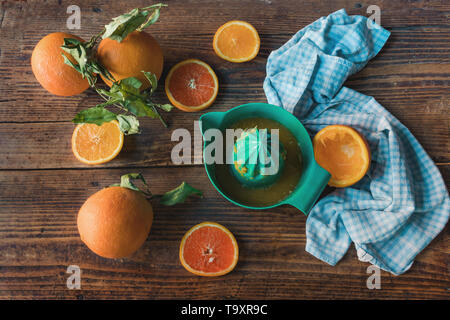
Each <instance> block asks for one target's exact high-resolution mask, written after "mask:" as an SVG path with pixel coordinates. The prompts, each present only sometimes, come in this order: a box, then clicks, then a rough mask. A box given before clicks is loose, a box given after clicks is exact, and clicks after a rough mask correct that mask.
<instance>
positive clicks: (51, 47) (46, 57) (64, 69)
mask: <svg viewBox="0 0 450 320" xmlns="http://www.w3.org/2000/svg"><path fill="white" fill-rule="evenodd" d="M64 38H72V39H77V40H80V41H82V39H81V38H80V37H77V36H75V35H73V34H69V33H65V32H55V33H50V34H48V35H46V36H45V37H44V38H42V39H41V40H40V41H39V42H38V44H37V45H36V47H34V50H33V54H32V55H31V68H32V70H33V73H34V76H35V77H36V79H37V81H39V83H40V84H41V86H42V87H44V88H45V89H46V90H47V91H49V92H51V93H53V94H56V95H58V96H73V95H76V94H79V93H81V92H83V91H84V90H86V89H87V88H89V83H88V81H87V79H83V78H82V77H81V74H80V73H79V72H78V71H76V70H75V69H73V68H72V67H71V66H69V65H67V64H65V63H64V58H63V57H62V55H61V54H62V53H64V54H65V55H66V56H67V57H68V58H69V59H70V60H71V61H72V62H74V63H75V60H74V59H73V58H72V56H71V55H69V54H68V53H66V52H64V51H63V50H62V49H61V46H62V45H63V44H64Z"/></svg>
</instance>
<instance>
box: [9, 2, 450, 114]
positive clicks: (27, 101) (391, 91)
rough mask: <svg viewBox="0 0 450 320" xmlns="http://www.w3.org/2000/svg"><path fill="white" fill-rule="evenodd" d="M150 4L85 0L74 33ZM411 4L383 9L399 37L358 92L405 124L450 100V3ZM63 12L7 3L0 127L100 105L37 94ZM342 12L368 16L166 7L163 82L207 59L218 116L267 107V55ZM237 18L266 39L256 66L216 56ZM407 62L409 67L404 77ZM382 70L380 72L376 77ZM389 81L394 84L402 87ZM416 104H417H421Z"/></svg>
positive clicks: (330, 5) (327, 6) (159, 27)
mask: <svg viewBox="0 0 450 320" xmlns="http://www.w3.org/2000/svg"><path fill="white" fill-rule="evenodd" d="M144 3H145V1H140V2H139V1H128V2H126V3H121V4H115V5H114V6H111V5H109V3H108V2H107V1H97V2H94V3H93V2H87V1H81V2H80V4H79V5H80V7H81V9H82V28H81V29H80V30H74V33H76V34H77V35H80V36H82V37H84V38H86V39H87V38H89V37H90V36H91V35H92V34H94V33H95V31H96V30H97V29H99V27H100V26H101V25H103V24H104V23H106V22H107V21H108V20H109V19H110V18H111V17H113V16H115V15H118V14H120V13H122V12H124V11H127V10H128V9H129V8H131V7H134V6H139V5H143V4H144ZM405 3H407V2H406V1H398V2H396V3H395V4H389V6H388V5H384V3H378V4H379V5H380V7H381V10H382V25H383V26H385V27H386V28H388V29H392V36H391V39H390V40H389V41H388V44H387V45H386V47H385V48H384V49H383V51H382V54H381V55H380V56H379V57H377V58H376V59H375V60H374V61H372V62H370V63H369V67H370V66H372V67H373V68H366V70H365V71H363V72H365V73H364V74H363V75H364V76H363V77H361V75H359V76H358V79H360V80H359V81H358V82H357V83H356V87H357V88H358V90H361V91H362V92H365V93H367V94H371V95H374V96H375V97H376V98H377V99H381V100H383V99H384V101H386V102H390V103H389V104H388V105H387V106H386V107H388V109H389V110H392V111H393V112H394V114H398V115H399V114H401V110H404V109H405V108H407V109H408V110H409V113H405V114H403V115H402V116H403V117H404V118H405V119H406V120H408V116H409V114H415V113H417V112H420V111H421V109H422V107H423V103H424V101H436V100H439V99H442V98H447V99H448V92H447V91H448V90H447V88H448V84H449V72H448V71H449V68H450V58H449V56H448V54H447V52H448V50H449V48H450V42H449V41H448V40H449V37H450V36H449V33H448V29H449V27H450V25H449V23H448V19H447V17H446V15H445V12H446V11H449V10H450V9H449V7H450V5H447V6H446V5H445V4H440V2H439V1H427V2H425V3H414V4H411V3H409V2H408V6H405ZM275 4H276V5H275ZM375 4H376V3H375ZM66 7H67V3H66V2H64V1H63V2H61V4H58V2H57V1H49V2H46V3H40V2H11V1H7V2H5V4H2V10H3V12H2V13H3V15H2V16H3V19H2V24H1V25H0V29H1V30H2V32H1V33H0V37H1V40H2V41H1V42H0V43H1V52H0V72H1V74H2V79H3V81H2V82H0V90H1V91H2V93H3V95H2V98H1V99H0V119H1V120H0V121H5V122H7V121H19V122H22V121H67V120H70V119H71V117H73V115H74V114H75V113H76V112H77V111H79V110H80V109H81V108H84V107H85V106H93V105H95V104H96V103H98V102H99V100H98V97H97V96H96V95H95V94H94V93H92V92H89V93H88V92H86V93H84V94H82V95H79V96H77V97H70V98H62V97H56V96H53V95H51V94H49V93H47V92H45V91H44V90H43V89H42V88H41V87H40V86H39V84H38V83H37V82H36V80H35V79H34V76H33V74H32V72H31V68H30V65H29V60H30V56H31V52H32V49H33V47H34V45H35V44H36V43H37V41H38V40H39V39H40V38H42V37H43V36H44V35H46V34H47V33H50V32H54V31H58V30H66V26H65V22H66V17H67V14H66V13H65V9H66ZM342 7H344V8H347V9H348V11H349V12H350V13H355V14H366V13H365V9H366V6H361V7H360V8H358V6H355V3H354V2H353V1H335V2H321V3H320V4H318V3H315V2H313V1H305V2H304V3H302V6H301V10H299V8H298V4H297V3H295V2H291V1H277V2H276V3H272V2H271V1H268V2H267V1H266V2H264V1H231V2H226V3H224V2H222V3H220V2H219V3H217V2H216V1H199V2H190V3H189V5H188V6H187V5H186V4H185V3H184V2H183V1H173V2H172V1H171V2H170V6H169V7H168V8H166V9H164V13H163V14H162V16H161V21H160V22H159V23H157V24H155V25H154V26H152V27H151V29H149V31H150V32H151V33H152V34H154V35H155V37H156V38H157V39H158V40H159V41H160V43H161V45H162V47H163V49H164V53H165V58H166V64H165V72H164V75H165V74H166V73H167V70H168V68H169V67H170V66H172V65H173V64H174V63H176V62H178V61H180V60H182V59H186V58H189V57H197V58H200V59H203V60H205V61H207V62H209V63H210V64H211V65H212V66H213V67H214V69H215V70H216V71H217V73H218V75H219V79H220V83H221V92H220V94H219V98H218V100H217V102H216V104H215V105H214V109H217V110H223V109H226V108H229V107H230V106H234V105H237V104H242V103H246V102H249V101H264V100H265V98H264V93H263V91H262V81H263V79H264V76H265V62H266V58H267V56H268V55H269V53H270V52H271V51H272V50H274V49H276V48H278V47H279V46H281V45H282V44H283V43H284V42H286V41H287V40H288V39H289V38H290V36H292V35H293V34H294V33H295V32H296V31H297V30H298V29H300V28H301V27H303V26H305V25H307V24H309V23H311V22H312V21H314V20H315V19H317V18H318V17H320V16H321V15H325V14H328V13H330V12H332V11H334V10H337V9H339V8H342ZM94 8H97V9H100V10H93V9H94ZM192 12H195V15H193V14H192ZM411 16H413V17H414V19H411ZM198 17H202V19H201V20H200V19H198ZM236 18H239V19H244V20H248V21H250V22H252V23H253V24H254V25H255V26H256V27H257V29H258V30H259V32H260V34H261V38H262V46H261V53H260V55H259V56H258V58H257V59H255V60H254V61H252V62H250V63H246V64H239V65H236V64H232V63H228V62H225V61H223V60H221V59H220V58H218V57H217V56H216V55H215V54H214V52H213V50H212V46H211V41H212V36H213V34H214V32H215V30H216V29H217V27H218V26H219V25H220V24H221V23H223V22H225V21H227V20H230V19H236ZM404 64H412V66H410V68H409V69H408V70H405V68H404V66H403V65H404ZM423 64H427V65H431V67H432V68H433V70H434V71H433V73H432V74H429V73H427V71H424V72H425V73H426V78H425V79H423V78H422V77H421V75H417V73H415V72H414V70H415V69H418V70H421V69H423V67H422V66H423ZM398 65H400V66H398ZM379 67H382V68H383V70H384V72H383V73H381V74H380V73H379V72H378V73H377V71H376V69H377V68H379ZM399 73H400V74H399ZM18 74H20V77H19V76H17V75H18ZM164 75H163V77H164ZM390 77H396V80H395V81H393V80H392V79H390ZM445 96H447V97H445ZM157 99H160V100H165V99H166V98H165V95H164V94H163V93H162V91H159V92H158V94H157ZM418 99H419V100H420V101H418V102H417V103H416V102H415V101H416V100H418ZM412 121H413V120H412Z"/></svg>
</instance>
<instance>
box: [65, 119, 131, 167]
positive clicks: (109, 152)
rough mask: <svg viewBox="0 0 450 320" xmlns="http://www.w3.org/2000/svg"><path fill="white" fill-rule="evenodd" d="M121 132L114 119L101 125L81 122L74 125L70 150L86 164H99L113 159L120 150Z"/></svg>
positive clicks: (121, 142)
mask: <svg viewBox="0 0 450 320" xmlns="http://www.w3.org/2000/svg"><path fill="white" fill-rule="evenodd" d="M122 146H123V133H122V131H120V128H119V123H118V122H117V121H116V120H114V121H111V122H105V123H103V124H102V125H101V126H98V125H96V124H92V123H83V124H79V125H77V126H76V127H75V130H74V131H73V135H72V151H73V154H74V155H75V157H76V158H77V159H78V160H80V161H81V162H83V163H86V164H101V163H105V162H108V161H111V160H112V159H114V158H115V157H116V156H117V155H118V154H119V152H120V150H122Z"/></svg>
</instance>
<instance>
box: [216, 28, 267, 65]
mask: <svg viewBox="0 0 450 320" xmlns="http://www.w3.org/2000/svg"><path fill="white" fill-rule="evenodd" d="M260 43H261V40H260V39H259V34H258V31H256V29H255V28H254V27H253V26H252V25H251V24H250V23H248V22H245V21H239V20H233V21H229V22H227V23H225V24H224V25H223V26H221V27H220V28H219V29H217V31H216V34H215V35H214V39H213V48H214V51H215V52H216V54H217V55H218V56H219V57H221V58H222V59H225V60H227V61H231V62H245V61H250V60H252V59H253V58H254V57H256V56H257V54H258V52H259V45H260Z"/></svg>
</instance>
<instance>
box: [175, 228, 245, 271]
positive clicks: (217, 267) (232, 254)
mask: <svg viewBox="0 0 450 320" xmlns="http://www.w3.org/2000/svg"><path fill="white" fill-rule="evenodd" d="M238 256H239V249H238V245H237V242H236V239H235V238H234V236H233V234H232V233H231V232H230V231H229V230H228V229H227V228H225V227H224V226H222V225H220V224H218V223H215V222H203V223H200V224H198V225H196V226H194V227H192V228H191V229H190V230H189V231H188V232H186V234H185V235H184V237H183V239H182V240H181V244H180V261H181V264H182V265H183V267H184V268H185V269H186V270H187V271H189V272H192V273H194V274H196V275H199V276H207V277H214V276H221V275H224V274H227V273H229V272H230V271H231V270H233V269H234V267H235V266H236V263H237V261H238Z"/></svg>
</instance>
